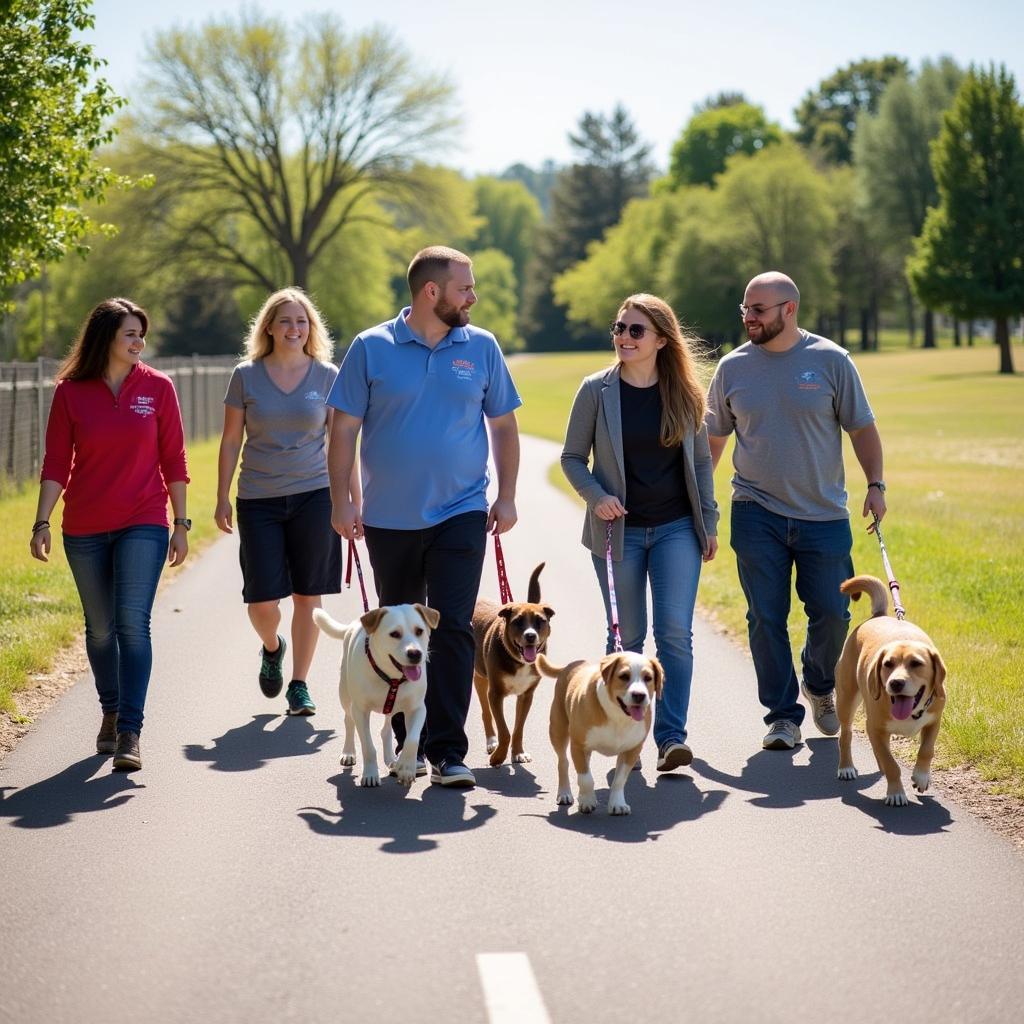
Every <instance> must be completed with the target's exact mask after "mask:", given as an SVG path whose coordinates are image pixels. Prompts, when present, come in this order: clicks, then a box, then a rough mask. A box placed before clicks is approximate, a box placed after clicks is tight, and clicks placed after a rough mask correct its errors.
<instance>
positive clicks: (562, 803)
mask: <svg viewBox="0 0 1024 1024" xmlns="http://www.w3.org/2000/svg"><path fill="white" fill-rule="evenodd" d="M556 802H557V803H558V806H559V807H568V806H570V805H571V804H572V793H570V792H569V791H568V790H562V791H559V794H558V797H557V799H556Z"/></svg>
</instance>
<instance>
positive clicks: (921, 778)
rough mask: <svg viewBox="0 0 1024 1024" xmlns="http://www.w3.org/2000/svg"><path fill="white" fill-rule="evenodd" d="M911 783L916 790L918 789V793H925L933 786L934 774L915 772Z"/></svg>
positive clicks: (911, 777)
mask: <svg viewBox="0 0 1024 1024" xmlns="http://www.w3.org/2000/svg"><path fill="white" fill-rule="evenodd" d="M910 781H911V782H912V783H913V784H914V789H916V790H917V791H918V793H924V792H925V791H926V790H927V789H928V787H929V786H930V785H931V781H932V773H931V772H914V773H913V774H912V775H911V776H910Z"/></svg>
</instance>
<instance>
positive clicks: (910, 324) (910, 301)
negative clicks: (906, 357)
mask: <svg viewBox="0 0 1024 1024" xmlns="http://www.w3.org/2000/svg"><path fill="white" fill-rule="evenodd" d="M903 294H904V296H905V298H906V300H907V331H908V332H909V333H910V347H911V348H913V347H914V342H915V341H916V340H917V321H916V320H915V319H914V293H913V292H912V291H911V290H910V285H909V284H908V285H905V286H904V289H903Z"/></svg>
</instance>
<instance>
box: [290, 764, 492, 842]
mask: <svg viewBox="0 0 1024 1024" xmlns="http://www.w3.org/2000/svg"><path fill="white" fill-rule="evenodd" d="M356 771H358V768H357V769H356ZM328 782H332V783H334V784H335V785H336V786H337V787H338V802H339V804H340V805H341V809H340V810H336V811H331V810H328V809H327V808H326V807H302V808H300V809H299V817H300V818H302V820H303V821H304V822H305V823H306V824H307V825H308V826H309V827H310V829H311V830H312V831H313V832H315V833H316V834H317V835H321V836H333V837H336V838H348V837H350V836H363V837H365V838H369V839H384V840H386V842H384V843H383V844H382V845H381V852H383V853H424V852H426V851H427V850H434V849H436V848H437V846H438V845H439V844H438V841H437V840H436V839H434V838H431V837H433V836H439V835H447V834H451V833H455V832H468V831H470V830H472V829H476V828H480V826H481V825H484V824H486V823H487V822H488V821H490V819H491V818H493V817H494V815H495V814H497V811H496V810H495V808H493V807H489V806H487V805H486V804H472V805H470V804H469V803H468V800H469V799H472V796H473V793H474V791H473V790H447V789H445V788H444V787H442V786H432V785H431V784H430V783H429V782H428V781H427V780H426V779H417V780H416V783H415V784H414V785H413V787H412V790H411V792H410V791H409V790H406V788H405V787H404V786H402V785H400V784H399V782H398V781H397V779H392V778H384V779H382V780H381V785H380V786H379V787H374V788H370V789H363V788H362V787H361V786H360V785H359V782H358V777H357V776H356V774H355V772H354V771H353V770H352V769H346V770H343V771H342V773H341V774H340V775H335V776H334V777H333V778H331V779H328ZM424 786H425V787H426V788H422V787H424ZM421 788H422V796H421V798H420V799H419V800H416V799H409V797H410V795H411V793H416V794H419V793H420V791H421ZM467 811H468V816H467Z"/></svg>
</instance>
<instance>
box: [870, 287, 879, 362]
mask: <svg viewBox="0 0 1024 1024" xmlns="http://www.w3.org/2000/svg"><path fill="white" fill-rule="evenodd" d="M871 335H872V337H871V349H872V351H873V352H877V351H878V295H877V293H876V294H875V295H874V296H873V297H872V299H871Z"/></svg>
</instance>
